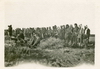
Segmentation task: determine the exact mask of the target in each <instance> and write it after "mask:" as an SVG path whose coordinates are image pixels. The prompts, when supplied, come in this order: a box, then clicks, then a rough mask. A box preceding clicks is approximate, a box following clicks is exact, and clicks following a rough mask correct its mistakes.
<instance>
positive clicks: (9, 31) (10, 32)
mask: <svg viewBox="0 0 100 69" xmlns="http://www.w3.org/2000/svg"><path fill="white" fill-rule="evenodd" d="M8 35H9V36H10V37H11V36H12V25H8Z"/></svg>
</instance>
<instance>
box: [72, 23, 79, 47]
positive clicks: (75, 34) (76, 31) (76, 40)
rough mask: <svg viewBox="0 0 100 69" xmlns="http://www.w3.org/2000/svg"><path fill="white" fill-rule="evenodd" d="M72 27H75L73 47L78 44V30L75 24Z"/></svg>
mask: <svg viewBox="0 0 100 69" xmlns="http://www.w3.org/2000/svg"><path fill="white" fill-rule="evenodd" d="M74 26H75V27H74V29H73V42H74V44H75V45H77V42H78V30H79V28H78V25H77V23H75V24H74Z"/></svg>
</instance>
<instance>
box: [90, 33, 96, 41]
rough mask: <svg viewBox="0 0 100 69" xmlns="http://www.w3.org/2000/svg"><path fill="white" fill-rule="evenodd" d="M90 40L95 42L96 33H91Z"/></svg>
mask: <svg viewBox="0 0 100 69" xmlns="http://www.w3.org/2000/svg"><path fill="white" fill-rule="evenodd" d="M89 41H90V42H95V35H94V34H91V35H90V39H89Z"/></svg>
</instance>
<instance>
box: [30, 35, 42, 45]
mask: <svg viewBox="0 0 100 69" xmlns="http://www.w3.org/2000/svg"><path fill="white" fill-rule="evenodd" d="M32 39H33V40H32V43H31V45H32V46H34V47H36V46H37V45H38V44H39V42H40V37H39V36H38V34H36V33H33V35H32Z"/></svg>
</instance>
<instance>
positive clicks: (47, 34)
mask: <svg viewBox="0 0 100 69" xmlns="http://www.w3.org/2000/svg"><path fill="white" fill-rule="evenodd" d="M94 19H95V4H94V3H93V2H92V1H90V0H89V1H87V0H84V1H78V2H75V1H73V2H72V1H66V0H32V1H6V2H5V29H4V65H5V67H13V66H17V65H20V64H21V63H23V64H24V63H38V64H40V65H43V66H47V67H76V66H79V65H82V64H86V65H87V66H88V65H92V66H94V65H95V20H94Z"/></svg>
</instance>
